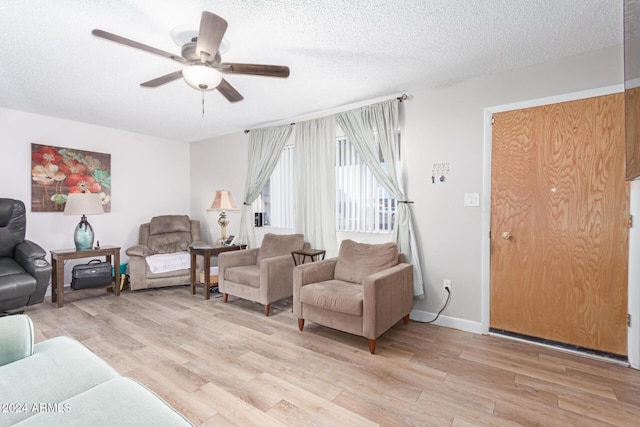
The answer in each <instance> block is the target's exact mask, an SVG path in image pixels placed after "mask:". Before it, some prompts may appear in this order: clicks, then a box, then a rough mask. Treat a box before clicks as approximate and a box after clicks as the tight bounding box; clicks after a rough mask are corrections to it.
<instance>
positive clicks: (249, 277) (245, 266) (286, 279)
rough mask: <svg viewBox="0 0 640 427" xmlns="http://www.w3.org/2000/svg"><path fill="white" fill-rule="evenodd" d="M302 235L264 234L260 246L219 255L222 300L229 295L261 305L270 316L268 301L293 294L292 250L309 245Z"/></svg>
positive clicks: (225, 300) (219, 285) (266, 314)
mask: <svg viewBox="0 0 640 427" xmlns="http://www.w3.org/2000/svg"><path fill="white" fill-rule="evenodd" d="M308 247H309V244H308V243H305V242H304V235H303V234H285V235H282V234H273V233H267V234H265V236H264V238H263V240H262V246H261V247H259V248H253V249H247V250H242V251H232V252H224V253H221V254H220V255H218V289H219V290H220V292H221V293H222V298H223V301H224V302H227V300H228V297H229V295H232V296H235V297H239V298H243V299H247V300H250V301H255V302H258V303H260V304H263V305H264V314H265V316H268V315H269V312H270V310H271V303H273V302H276V301H279V300H281V299H284V298H288V297H290V296H291V295H293V267H294V266H295V264H294V262H293V257H292V256H291V252H292V251H295V250H298V249H303V248H308Z"/></svg>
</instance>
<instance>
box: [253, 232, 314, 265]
mask: <svg viewBox="0 0 640 427" xmlns="http://www.w3.org/2000/svg"><path fill="white" fill-rule="evenodd" d="M303 246H304V234H273V233H267V234H265V235H264V238H263V239H262V245H260V250H259V251H258V264H260V261H262V260H263V259H266V258H273V257H276V256H281V255H289V256H290V255H291V252H293V251H296V250H298V249H302V247H303Z"/></svg>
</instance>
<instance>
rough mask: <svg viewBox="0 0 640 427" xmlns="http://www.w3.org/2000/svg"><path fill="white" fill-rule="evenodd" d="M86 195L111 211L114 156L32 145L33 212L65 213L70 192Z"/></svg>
mask: <svg viewBox="0 0 640 427" xmlns="http://www.w3.org/2000/svg"><path fill="white" fill-rule="evenodd" d="M83 192H85V193H87V192H89V193H97V194H99V195H100V200H101V201H102V207H103V208H104V211H105V212H111V154H104V153H95V152H93V151H82V150H76V149H72V148H63V147H54V146H51V145H40V144H31V211H32V212H62V211H64V206H65V204H66V202H67V195H68V194H69V193H83Z"/></svg>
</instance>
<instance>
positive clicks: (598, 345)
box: [491, 94, 629, 355]
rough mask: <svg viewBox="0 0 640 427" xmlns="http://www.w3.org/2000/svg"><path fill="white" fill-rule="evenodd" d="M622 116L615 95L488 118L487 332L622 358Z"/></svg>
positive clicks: (625, 206) (625, 238)
mask: <svg viewBox="0 0 640 427" xmlns="http://www.w3.org/2000/svg"><path fill="white" fill-rule="evenodd" d="M623 117H624V108H623V96H622V94H616V95H610V96H605V97H598V98H590V99H586V100H579V101H572V102H566V103H561V104H554V105H547V106H542V107H535V108H528V109H524V110H517V111H509V112H505V113H499V114H496V115H494V125H493V146H492V196H491V197H492V207H491V212H492V213H491V327H493V328H497V329H503V330H507V331H512V332H517V333H521V334H525V335H530V336H535V337H540V338H545V339H550V340H554V341H559V342H564V343H568V344H573V345H578V346H582V347H586V348H591V349H596V350H601V351H606V352H611V353H615V354H621V355H624V354H626V347H627V345H626V332H627V331H626V307H627V298H626V295H627V257H628V228H627V226H626V225H627V223H626V218H627V217H628V212H629V193H628V186H627V185H626V184H625V158H624V150H625V146H624V133H623V130H624V120H623ZM505 231H506V232H510V233H511V235H512V237H511V238H510V239H508V240H506V239H504V238H503V237H502V233H503V232H505Z"/></svg>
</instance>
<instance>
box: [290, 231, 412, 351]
mask: <svg viewBox="0 0 640 427" xmlns="http://www.w3.org/2000/svg"><path fill="white" fill-rule="evenodd" d="M402 261H403V255H402V253H399V252H398V248H397V245H396V244H395V243H383V244H379V245H370V244H365V243H356V242H354V241H352V240H344V241H343V242H342V244H341V245H340V252H339V253H338V257H337V258H331V259H327V260H323V261H318V262H313V263H308V264H302V265H299V266H297V267H296V268H295V269H294V270H293V313H294V316H296V317H297V318H298V328H299V329H300V330H301V331H302V329H303V328H304V323H305V320H309V321H311V322H314V323H317V324H320V325H323V326H327V327H329V328H333V329H337V330H340V331H343V332H348V333H350V334H354V335H360V336H363V337H365V338H367V339H368V340H369V351H370V352H371V354H373V353H375V350H376V340H377V339H378V337H380V335H382V334H383V333H385V332H386V331H387V330H388V329H389V328H391V327H392V326H393V325H395V324H396V323H397V322H398V321H399V320H400V319H403V320H404V323H405V324H406V323H408V322H409V313H410V312H411V310H412V309H413V266H412V265H411V264H407V263H403V262H402Z"/></svg>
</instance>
